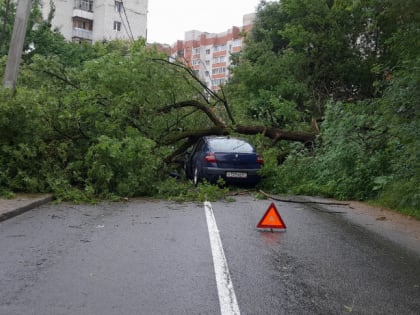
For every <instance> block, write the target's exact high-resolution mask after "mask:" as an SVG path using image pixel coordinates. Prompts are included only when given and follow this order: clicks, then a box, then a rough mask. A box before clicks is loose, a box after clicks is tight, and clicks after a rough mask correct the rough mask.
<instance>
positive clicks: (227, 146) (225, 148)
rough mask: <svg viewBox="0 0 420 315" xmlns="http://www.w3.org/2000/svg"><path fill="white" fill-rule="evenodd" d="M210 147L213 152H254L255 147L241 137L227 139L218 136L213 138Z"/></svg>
mask: <svg viewBox="0 0 420 315" xmlns="http://www.w3.org/2000/svg"><path fill="white" fill-rule="evenodd" d="M209 144H210V149H211V150H212V151H213V152H240V153H252V152H254V148H253V147H252V146H251V145H250V144H249V143H248V142H246V141H244V140H241V139H225V138H217V139H211V141H210V143H209Z"/></svg>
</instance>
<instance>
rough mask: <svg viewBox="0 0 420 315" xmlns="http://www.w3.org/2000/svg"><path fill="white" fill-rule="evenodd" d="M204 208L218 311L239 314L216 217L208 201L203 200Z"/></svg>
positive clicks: (230, 314)
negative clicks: (217, 295)
mask: <svg viewBox="0 0 420 315" xmlns="http://www.w3.org/2000/svg"><path fill="white" fill-rule="evenodd" d="M204 210H205V212H206V219H207V227H208V230H209V237H210V245H211V252H212V255H213V265H214V272H215V274H216V283H217V291H218V294H219V303H220V311H221V314H222V315H239V314H240V312H239V305H238V302H237V301H236V295H235V291H234V290H233V284H232V279H231V278H230V273H229V268H228V265H227V261H226V256H225V252H224V251H223V246H222V240H221V239H220V234H219V229H218V228H217V225H216V219H215V218H214V214H213V208H212V206H211V203H210V202H208V201H206V202H204Z"/></svg>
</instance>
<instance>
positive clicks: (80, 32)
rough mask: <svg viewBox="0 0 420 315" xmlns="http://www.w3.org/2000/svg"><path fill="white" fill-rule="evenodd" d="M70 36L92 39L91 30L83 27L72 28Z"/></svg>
mask: <svg viewBox="0 0 420 315" xmlns="http://www.w3.org/2000/svg"><path fill="white" fill-rule="evenodd" d="M72 38H73V39H74V38H80V39H83V40H90V41H92V31H89V30H85V29H83V28H73V32H72Z"/></svg>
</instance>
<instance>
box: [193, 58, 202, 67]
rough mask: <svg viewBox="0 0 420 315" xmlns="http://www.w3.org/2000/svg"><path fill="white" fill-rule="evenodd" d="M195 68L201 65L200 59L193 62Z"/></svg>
mask: <svg viewBox="0 0 420 315" xmlns="http://www.w3.org/2000/svg"><path fill="white" fill-rule="evenodd" d="M192 64H193V66H196V65H199V64H200V59H194V60H193V61H192Z"/></svg>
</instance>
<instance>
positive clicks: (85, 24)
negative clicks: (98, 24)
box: [73, 18, 93, 31]
mask: <svg viewBox="0 0 420 315" xmlns="http://www.w3.org/2000/svg"><path fill="white" fill-rule="evenodd" d="M92 27H93V21H92V20H86V19H82V18H73V28H79V29H83V30H87V31H91V30H92Z"/></svg>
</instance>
